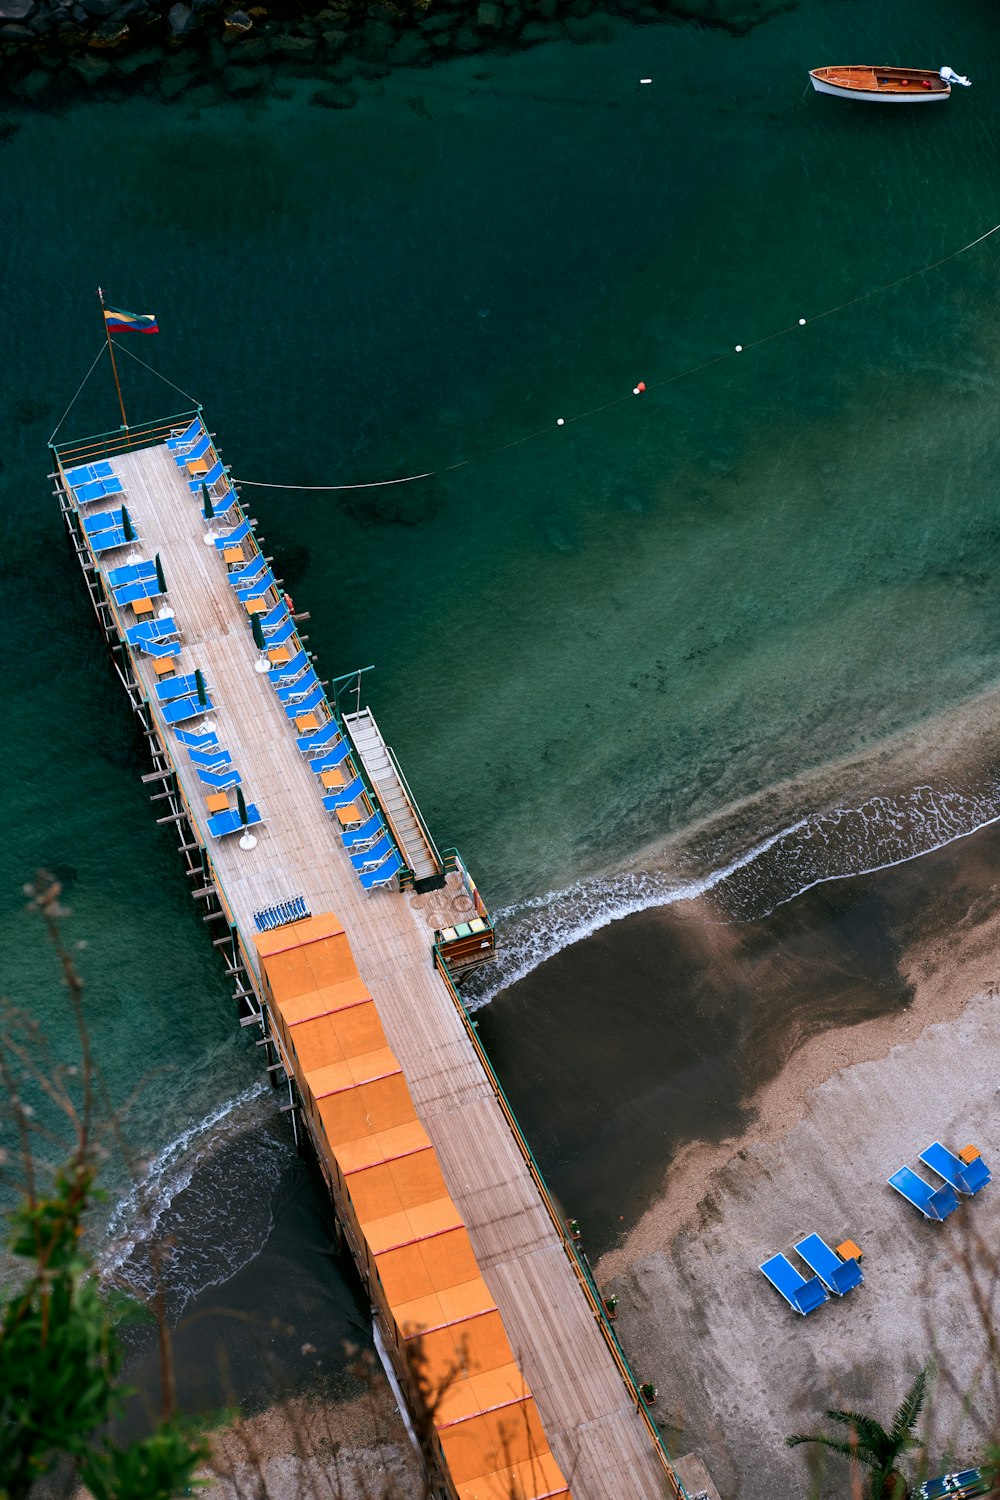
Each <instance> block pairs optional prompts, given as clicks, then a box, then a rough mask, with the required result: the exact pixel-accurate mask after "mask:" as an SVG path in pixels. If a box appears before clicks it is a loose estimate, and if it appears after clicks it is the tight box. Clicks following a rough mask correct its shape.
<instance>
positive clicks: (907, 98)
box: [809, 73, 951, 104]
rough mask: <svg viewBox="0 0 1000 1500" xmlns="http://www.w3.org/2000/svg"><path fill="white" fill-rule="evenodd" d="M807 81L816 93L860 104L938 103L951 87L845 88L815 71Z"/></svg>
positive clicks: (949, 92) (948, 96) (949, 94)
mask: <svg viewBox="0 0 1000 1500" xmlns="http://www.w3.org/2000/svg"><path fill="white" fill-rule="evenodd" d="M809 81H810V83H811V84H812V86H813V88H814V89H815V90H816V92H817V94H833V95H834V97H835V98H837V99H856V100H858V101H859V102H860V103H862V104H940V103H943V101H944V100H945V99H949V98H950V97H951V89H950V88H949V87H948V86H947V85H945V87H944V88H941V87H938V88H936V89H924V88H920V89H912V90H907V91H905V92H904V91H903V90H901V89H899V90H894V91H893V92H891V93H890V92H888V91H883V90H881V89H865V88H857V87H853V88H847V87H844V86H843V85H841V84H838V83H831V82H830V81H829V80H828V79H826V78H817V77H816V74H815V73H810V74H809Z"/></svg>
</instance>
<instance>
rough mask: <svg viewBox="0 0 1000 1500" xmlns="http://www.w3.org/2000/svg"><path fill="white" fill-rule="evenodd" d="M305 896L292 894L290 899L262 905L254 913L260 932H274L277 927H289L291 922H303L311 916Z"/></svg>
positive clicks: (255, 922) (255, 924)
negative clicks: (270, 904) (271, 904)
mask: <svg viewBox="0 0 1000 1500" xmlns="http://www.w3.org/2000/svg"><path fill="white" fill-rule="evenodd" d="M310 915H311V913H310V911H309V908H308V907H307V906H306V898H305V897H304V896H292V897H291V899H290V900H288V901H276V902H275V903H274V905H273V906H262V907H261V909H260V911H255V912H254V914H253V920H254V926H255V927H256V928H257V931H258V932H273V931H274V929H275V928H276V927H287V925H288V923H289V922H301V921H302V919H303V917H308V916H310Z"/></svg>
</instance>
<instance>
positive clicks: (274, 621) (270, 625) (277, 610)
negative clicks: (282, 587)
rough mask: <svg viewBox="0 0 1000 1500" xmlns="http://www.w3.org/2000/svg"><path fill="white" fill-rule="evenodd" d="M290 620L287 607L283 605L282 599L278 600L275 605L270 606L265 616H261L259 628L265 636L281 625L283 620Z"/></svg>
mask: <svg viewBox="0 0 1000 1500" xmlns="http://www.w3.org/2000/svg"><path fill="white" fill-rule="evenodd" d="M290 619H291V615H290V614H289V613H288V605H287V604H286V603H285V601H284V599H279V600H278V602H277V604H272V606H271V608H270V609H269V610H268V612H267V614H266V615H261V617H260V628H261V630H263V632H264V634H265V635H270V634H271V633H272V631H275V630H277V628H278V626H279V625H281V624H283V623H284V621H285V620H290Z"/></svg>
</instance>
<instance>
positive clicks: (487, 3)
mask: <svg viewBox="0 0 1000 1500" xmlns="http://www.w3.org/2000/svg"><path fill="white" fill-rule="evenodd" d="M502 24H503V11H502V10H501V8H500V6H499V5H497V4H496V3H495V0H483V3H482V5H480V7H479V9H478V10H477V11H476V25H477V26H482V27H484V28H485V29H486V30H490V31H491V30H495V29H496V27H497V26H501V25H502Z"/></svg>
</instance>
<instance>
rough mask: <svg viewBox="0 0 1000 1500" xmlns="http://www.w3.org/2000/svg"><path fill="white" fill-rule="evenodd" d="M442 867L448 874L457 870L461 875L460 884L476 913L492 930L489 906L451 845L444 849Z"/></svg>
mask: <svg viewBox="0 0 1000 1500" xmlns="http://www.w3.org/2000/svg"><path fill="white" fill-rule="evenodd" d="M443 868H444V870H445V872H446V873H448V874H450V873H451V871H452V870H457V871H458V872H459V874H460V875H461V877H462V884H463V885H464V886H465V893H466V895H467V896H468V897H469V899H470V900H471V902H472V904H473V906H474V907H475V910H476V915H477V916H479V917H482V919H483V921H484V922H487V923H488V924H489V928H490V931H491V932H493V931H494V926H493V918H492V917H491V916H490V913H489V908H488V907H487V905H486V902H485V901H484V900H483V898H482V896H481V895H480V894H479V887H478V886H477V885H476V882H475V881H474V880H473V878H472V876H471V875H470V874H469V869H468V866H467V865H466V863H465V860H464V859H463V858H462V856H461V855H460V854H459V852H458V850H457V849H456V848H454V847H452V848H450V849H446V850H445V851H444V865H443Z"/></svg>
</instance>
